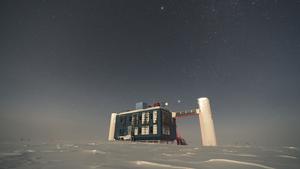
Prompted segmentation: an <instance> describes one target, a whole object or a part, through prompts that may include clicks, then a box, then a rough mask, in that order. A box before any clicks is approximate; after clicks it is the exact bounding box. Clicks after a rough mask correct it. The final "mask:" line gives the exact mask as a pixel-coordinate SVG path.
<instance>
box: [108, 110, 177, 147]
mask: <svg viewBox="0 0 300 169" xmlns="http://www.w3.org/2000/svg"><path fill="white" fill-rule="evenodd" d="M137 105H138V106H137V108H140V109H137V110H133V111H128V112H122V113H116V114H115V124H114V126H113V127H114V133H113V135H114V140H131V141H173V140H175V139H176V119H175V118H173V117H172V112H170V111H169V110H167V109H165V108H162V107H160V106H156V107H149V108H144V106H143V107H141V104H137Z"/></svg>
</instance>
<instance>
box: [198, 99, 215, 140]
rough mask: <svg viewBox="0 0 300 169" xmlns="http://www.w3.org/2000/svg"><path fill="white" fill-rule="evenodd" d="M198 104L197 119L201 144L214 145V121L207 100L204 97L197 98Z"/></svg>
mask: <svg viewBox="0 0 300 169" xmlns="http://www.w3.org/2000/svg"><path fill="white" fill-rule="evenodd" d="M198 104H199V112H198V113H199V121H200V128H201V137H202V145H203V146H216V145H217V140H216V134H215V127H214V121H213V119H212V113H211V109H210V104H209V100H208V98H206V97H203V98H199V99H198Z"/></svg>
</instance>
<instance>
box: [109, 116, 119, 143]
mask: <svg viewBox="0 0 300 169" xmlns="http://www.w3.org/2000/svg"><path fill="white" fill-rule="evenodd" d="M116 116H117V113H112V114H111V117H110V126H109V134H108V140H109V141H114V140H115V138H114V137H115V128H116Z"/></svg>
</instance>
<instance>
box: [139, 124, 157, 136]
mask: <svg viewBox="0 0 300 169" xmlns="http://www.w3.org/2000/svg"><path fill="white" fill-rule="evenodd" d="M149 134H157V125H156V124H155V125H153V127H152V126H151V127H149V126H142V127H141V128H140V127H135V128H134V135H135V136H137V135H149Z"/></svg>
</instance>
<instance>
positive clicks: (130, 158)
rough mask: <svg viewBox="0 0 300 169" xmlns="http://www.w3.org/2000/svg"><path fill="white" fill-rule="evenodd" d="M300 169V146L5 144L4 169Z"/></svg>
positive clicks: (1, 148)
mask: <svg viewBox="0 0 300 169" xmlns="http://www.w3.org/2000/svg"><path fill="white" fill-rule="evenodd" d="M11 168H12V169H21V168H22V169H41V168H43V169H98V168H120V169H134V168H155V169H159V168H166V169H185V168H201V169H202V168H203V169H205V168H209V169H235V168H238V169H249V168H257V169H273V168H275V169H299V168H300V150H299V148H298V147H291V146H284V147H251V146H218V147H214V148H213V147H210V148H209V147H201V146H199V147H195V146H189V145H188V146H177V145H175V144H143V143H124V142H114V143H86V144H70V143H68V144H66V143H59V144H58V143H57V144H47V143H43V144H28V145H26V144H24V143H22V144H21V143H20V144H7V143H6V144H0V169H11Z"/></svg>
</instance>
